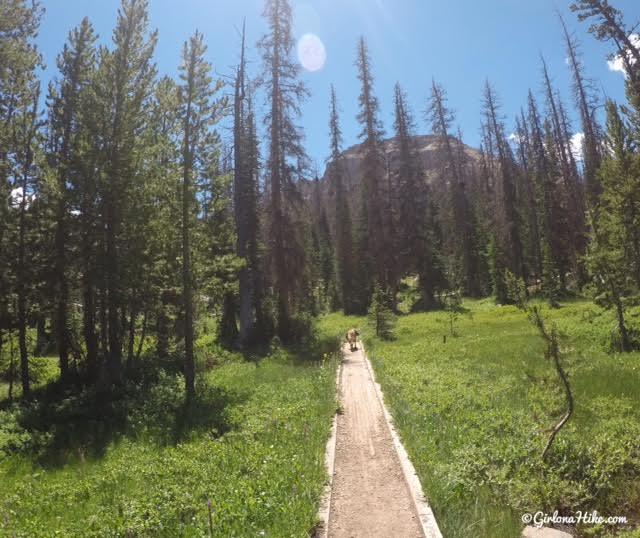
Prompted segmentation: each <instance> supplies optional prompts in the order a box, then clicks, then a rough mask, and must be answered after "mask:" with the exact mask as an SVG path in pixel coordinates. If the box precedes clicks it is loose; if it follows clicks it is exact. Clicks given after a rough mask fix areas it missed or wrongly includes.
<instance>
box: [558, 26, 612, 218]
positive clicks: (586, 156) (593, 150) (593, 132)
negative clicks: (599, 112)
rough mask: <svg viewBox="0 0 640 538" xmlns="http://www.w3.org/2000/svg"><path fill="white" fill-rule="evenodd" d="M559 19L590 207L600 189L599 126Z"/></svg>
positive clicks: (576, 54) (575, 49)
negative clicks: (570, 80)
mask: <svg viewBox="0 0 640 538" xmlns="http://www.w3.org/2000/svg"><path fill="white" fill-rule="evenodd" d="M560 23H561V24H562V30H563V33H564V39H565V48H566V51H567V58H568V60H569V65H570V67H571V74H572V77H573V88H572V89H573V96H574V100H575V103H576V107H577V109H578V110H579V112H580V122H581V124H582V131H583V133H584V142H583V151H582V153H583V169H584V172H583V174H584V183H585V187H586V190H587V195H588V200H589V203H590V205H591V207H595V206H596V204H597V200H598V196H599V195H600V192H601V190H602V187H601V185H600V183H599V181H598V177H597V172H598V168H599V167H600V162H601V160H602V158H601V155H600V134H599V131H600V129H599V127H598V124H597V123H596V120H595V109H596V108H597V102H596V100H595V98H594V97H593V91H592V88H591V86H590V82H589V81H588V80H587V79H586V77H585V75H584V65H583V62H582V58H581V56H580V51H579V44H578V42H577V41H576V39H575V37H574V36H572V35H571V34H570V33H569V29H568V28H567V25H566V24H565V22H564V19H563V18H562V16H560Z"/></svg>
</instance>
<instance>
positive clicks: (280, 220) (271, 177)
mask: <svg viewBox="0 0 640 538" xmlns="http://www.w3.org/2000/svg"><path fill="white" fill-rule="evenodd" d="M264 17H265V19H266V21H267V25H268V28H269V32H268V33H267V35H265V36H264V37H263V38H262V39H261V41H260V43H259V47H260V49H261V51H262V59H263V64H264V72H263V79H264V84H265V90H266V93H267V99H268V105H269V111H268V112H267V114H266V116H265V124H266V126H267V131H268V135H267V137H268V148H269V156H268V159H267V165H266V170H265V172H266V176H267V178H266V180H267V185H268V196H269V201H268V206H267V215H268V219H269V225H268V226H269V227H268V238H269V242H268V255H269V263H270V266H271V270H272V280H273V290H274V301H275V304H276V319H277V332H278V336H279V337H280V339H281V340H282V341H288V340H290V339H291V338H292V337H293V336H294V335H293V334H292V317H293V309H294V308H295V306H296V304H297V303H298V302H299V301H298V299H299V297H298V296H297V291H298V290H299V289H300V287H301V277H302V274H303V271H304V248H303V245H302V240H301V238H300V234H299V230H300V227H299V226H297V225H296V222H295V219H296V218H297V217H298V215H297V214H296V211H297V210H298V209H299V206H300V202H301V200H300V194H299V191H298V187H297V184H296V183H297V180H298V179H299V178H300V177H301V176H302V174H303V173H304V171H305V169H306V165H307V163H306V161H307V157H306V154H305V151H304V148H303V147H302V132H301V130H300V128H299V127H298V126H297V125H296V124H295V119H296V117H297V116H298V115H299V113H300V108H299V106H300V102H301V101H302V100H303V99H304V98H305V97H306V96H307V94H308V90H307V88H306V86H305V85H304V83H303V82H302V81H300V80H299V72H300V66H299V64H298V63H297V62H296V61H295V60H294V59H293V58H292V53H293V49H294V46H295V40H294V38H293V34H292V11H291V4H290V3H289V0H267V2H266V5H265V9H264Z"/></svg>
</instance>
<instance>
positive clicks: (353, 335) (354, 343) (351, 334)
mask: <svg viewBox="0 0 640 538" xmlns="http://www.w3.org/2000/svg"><path fill="white" fill-rule="evenodd" d="M358 336H360V333H359V332H358V331H357V330H356V329H353V328H351V329H349V330H348V331H347V335H346V337H347V342H349V347H350V348H351V351H358Z"/></svg>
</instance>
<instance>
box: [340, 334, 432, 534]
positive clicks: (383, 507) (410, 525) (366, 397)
mask: <svg viewBox="0 0 640 538" xmlns="http://www.w3.org/2000/svg"><path fill="white" fill-rule="evenodd" d="M358 348H359V349H358V351H355V352H351V351H349V348H348V346H345V348H344V349H343V353H344V361H343V363H342V375H341V382H340V403H341V406H342V409H343V413H342V414H340V415H339V416H338V430H337V441H336V452H335V468H334V476H333V484H332V493H331V511H330V519H329V538H374V537H380V538H393V537H398V538H414V537H416V538H417V537H423V536H424V534H423V532H422V527H421V525H420V522H419V519H418V515H417V512H416V509H415V505H414V503H413V500H412V497H411V494H410V492H409V489H408V487H407V483H406V482H405V479H404V475H403V473H402V468H401V465H400V461H399V459H398V455H397V453H396V451H395V448H394V444H393V440H392V437H391V433H390V431H389V427H388V426H387V422H386V420H385V415H384V412H383V409H382V406H381V405H380V401H379V400H378V397H377V395H376V390H375V387H374V384H373V383H374V382H373V379H372V378H371V374H370V373H369V370H368V368H367V364H366V362H365V358H364V353H363V351H362V349H361V346H360V345H358Z"/></svg>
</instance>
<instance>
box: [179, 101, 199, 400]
mask: <svg viewBox="0 0 640 538" xmlns="http://www.w3.org/2000/svg"><path fill="white" fill-rule="evenodd" d="M188 99H189V101H188V102H187V111H186V118H185V133H184V146H183V161H184V166H183V177H182V288H183V296H182V300H183V307H184V377H185V384H186V390H187V400H192V399H193V398H194V397H195V392H196V389H195V378H196V365H195V357H194V353H193V341H194V339H195V338H194V331H193V282H192V275H191V246H190V231H191V230H190V228H191V219H190V216H191V215H190V207H189V205H190V204H189V202H190V200H191V172H192V158H191V140H190V138H191V136H190V135H191V95H190V94H189V97H188Z"/></svg>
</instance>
